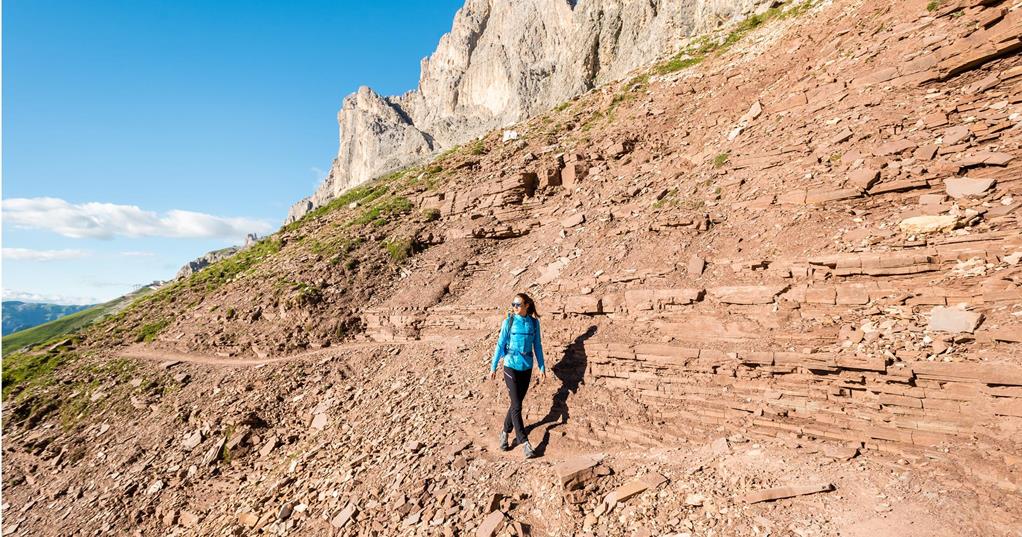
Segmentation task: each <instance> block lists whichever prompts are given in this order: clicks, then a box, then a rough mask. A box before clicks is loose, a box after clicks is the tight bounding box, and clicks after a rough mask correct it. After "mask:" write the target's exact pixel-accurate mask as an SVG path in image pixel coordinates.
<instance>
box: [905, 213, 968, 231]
mask: <svg viewBox="0 0 1022 537" xmlns="http://www.w3.org/2000/svg"><path fill="white" fill-rule="evenodd" d="M957 225H958V217H957V216H954V215H950V214H941V215H923V216H913V217H911V218H906V219H904V220H902V221H901V222H898V227H899V228H900V229H901V231H902V232H904V233H908V234H919V233H936V232H940V231H951V230H952V229H954V228H955V227H956V226H957Z"/></svg>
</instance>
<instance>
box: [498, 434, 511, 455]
mask: <svg viewBox="0 0 1022 537" xmlns="http://www.w3.org/2000/svg"><path fill="white" fill-rule="evenodd" d="M509 449H511V446H510V445H508V443H507V433H505V432H504V431H501V432H500V450H501V451H507V450H509Z"/></svg>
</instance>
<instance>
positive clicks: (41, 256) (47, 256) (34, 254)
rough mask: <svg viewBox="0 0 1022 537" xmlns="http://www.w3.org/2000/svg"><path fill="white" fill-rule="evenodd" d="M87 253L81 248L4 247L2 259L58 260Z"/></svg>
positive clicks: (82, 255) (73, 257)
mask: <svg viewBox="0 0 1022 537" xmlns="http://www.w3.org/2000/svg"><path fill="white" fill-rule="evenodd" d="M87 255H89V253H88V252H84V251H82V250H31V249H29V248H4V249H3V256H4V259H10V260H12V261H59V260H64V259H78V258H80V257H85V256H87Z"/></svg>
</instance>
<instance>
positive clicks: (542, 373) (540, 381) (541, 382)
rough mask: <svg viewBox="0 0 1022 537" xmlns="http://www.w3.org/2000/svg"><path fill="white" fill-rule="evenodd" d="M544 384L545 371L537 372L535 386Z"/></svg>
mask: <svg viewBox="0 0 1022 537" xmlns="http://www.w3.org/2000/svg"><path fill="white" fill-rule="evenodd" d="M544 382H546V370H543V371H540V372H539V382H537V383H536V384H543V383H544Z"/></svg>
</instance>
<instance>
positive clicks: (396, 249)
mask: <svg viewBox="0 0 1022 537" xmlns="http://www.w3.org/2000/svg"><path fill="white" fill-rule="evenodd" d="M383 247H384V248H386V249H387V253H388V254H390V258H391V259H393V260H394V261H396V262H398V263H400V262H402V261H404V260H405V259H408V257H409V256H411V255H412V252H413V244H412V239H409V238H407V237H395V238H391V239H388V240H386V241H384V242H383Z"/></svg>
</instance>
